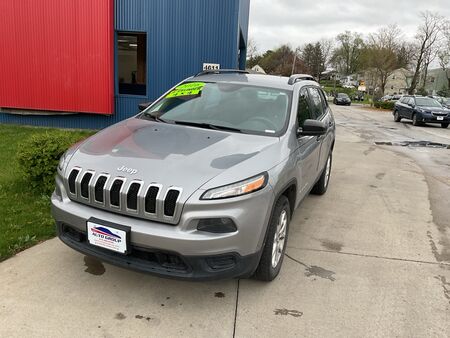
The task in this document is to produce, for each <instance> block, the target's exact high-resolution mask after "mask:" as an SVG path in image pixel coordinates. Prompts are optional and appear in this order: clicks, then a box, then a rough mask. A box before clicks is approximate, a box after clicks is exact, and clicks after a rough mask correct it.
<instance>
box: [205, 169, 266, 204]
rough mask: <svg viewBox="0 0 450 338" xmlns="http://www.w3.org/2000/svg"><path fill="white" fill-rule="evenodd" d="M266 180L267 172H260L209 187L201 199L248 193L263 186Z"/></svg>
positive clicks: (214, 198)
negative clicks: (225, 183)
mask: <svg viewBox="0 0 450 338" xmlns="http://www.w3.org/2000/svg"><path fill="white" fill-rule="evenodd" d="M267 181H268V175H267V173H262V174H259V175H257V176H253V177H251V178H248V179H246V180H243V181H240V182H237V183H233V184H229V185H224V186H222V187H218V188H214V189H210V190H208V191H206V192H205V193H204V194H203V195H202V197H201V199H202V200H216V199H222V198H230V197H237V196H242V195H246V194H250V193H252V192H255V191H258V190H261V189H262V188H264V187H265V186H266V184H267Z"/></svg>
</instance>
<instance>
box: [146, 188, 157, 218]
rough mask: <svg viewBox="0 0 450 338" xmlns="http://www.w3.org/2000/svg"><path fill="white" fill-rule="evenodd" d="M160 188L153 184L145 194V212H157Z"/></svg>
mask: <svg viewBox="0 0 450 338" xmlns="http://www.w3.org/2000/svg"><path fill="white" fill-rule="evenodd" d="M158 192H159V188H158V187H155V186H151V187H149V188H148V191H147V194H146V195H145V212H148V213H150V214H156V198H157V197H158Z"/></svg>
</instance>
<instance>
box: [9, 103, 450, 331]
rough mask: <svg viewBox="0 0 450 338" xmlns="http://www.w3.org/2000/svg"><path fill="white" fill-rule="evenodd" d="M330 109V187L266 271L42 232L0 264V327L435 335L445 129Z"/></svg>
mask: <svg viewBox="0 0 450 338" xmlns="http://www.w3.org/2000/svg"><path fill="white" fill-rule="evenodd" d="M332 109H333V111H334V113H335V116H336V121H337V143H336V148H335V153H334V163H333V170H332V177H331V182H330V187H329V190H328V192H327V194H326V195H324V196H322V197H317V196H310V197H308V198H307V199H305V201H304V202H303V204H302V205H301V206H300V207H299V208H298V209H297V210H296V211H295V214H294V217H293V220H292V222H291V226H290V234H289V242H288V248H287V254H286V257H285V260H284V265H283V268H282V271H281V273H280V275H279V277H278V279H277V280H275V281H273V282H272V283H262V282H258V281H255V280H239V281H238V280H226V281H217V282H202V283H198V282H195V283H194V282H182V281H174V280H166V279H161V278H157V277H152V276H149V275H145V274H140V273H136V272H131V271H127V270H123V269H120V268H117V267H113V266H110V265H107V264H103V263H101V262H98V261H96V260H95V259H91V258H89V257H85V256H83V255H81V254H79V253H77V252H75V251H73V250H71V249H69V248H68V247H66V246H64V245H63V244H62V243H61V242H60V241H59V240H58V239H53V240H49V241H47V242H44V243H42V244H40V245H37V246H35V247H33V248H31V249H28V250H26V251H24V252H22V253H20V254H18V255H17V256H15V257H13V258H11V259H8V260H7V261H5V262H2V263H0V283H1V284H0V285H1V287H0V337H87V336H89V337H181V336H183V337H448V336H449V334H450V168H449V167H450V150H449V149H447V148H445V145H447V144H450V129H442V128H439V127H436V126H425V127H413V126H412V125H411V123H410V122H406V121H405V122H402V123H395V122H394V121H393V118H392V115H391V114H390V113H386V112H382V111H375V110H371V109H368V108H364V107H360V106H352V107H336V106H333V107H332ZM417 141H426V142H421V143H419V144H418V143H417ZM406 142H410V145H407V144H408V143H406ZM429 142H432V143H433V144H430V143H429ZM439 144H441V145H442V146H439ZM427 145H428V146H427Z"/></svg>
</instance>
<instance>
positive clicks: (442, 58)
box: [437, 20, 450, 95]
mask: <svg viewBox="0 0 450 338" xmlns="http://www.w3.org/2000/svg"><path fill="white" fill-rule="evenodd" d="M442 34H443V38H444V39H443V42H442V45H441V47H440V49H439V51H438V53H437V57H438V61H439V66H440V67H441V69H442V70H443V71H444V73H445V76H446V77H447V95H449V94H448V93H449V92H450V74H449V71H450V70H449V68H450V20H447V21H446V22H445V24H444V27H443V30H442ZM444 89H445V88H442V90H441V91H444Z"/></svg>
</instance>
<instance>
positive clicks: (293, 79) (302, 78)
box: [288, 74, 316, 85]
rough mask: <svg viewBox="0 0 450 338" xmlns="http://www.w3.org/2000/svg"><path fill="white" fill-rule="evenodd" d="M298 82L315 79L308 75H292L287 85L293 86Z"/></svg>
mask: <svg viewBox="0 0 450 338" xmlns="http://www.w3.org/2000/svg"><path fill="white" fill-rule="evenodd" d="M298 81H316V79H315V78H314V77H313V76H311V75H308V74H294V75H291V77H290V78H289V81H288V84H290V85H293V84H294V83H296V82H298Z"/></svg>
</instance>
